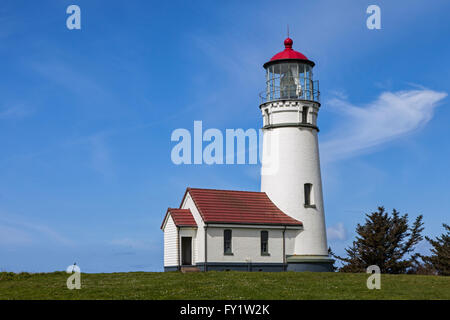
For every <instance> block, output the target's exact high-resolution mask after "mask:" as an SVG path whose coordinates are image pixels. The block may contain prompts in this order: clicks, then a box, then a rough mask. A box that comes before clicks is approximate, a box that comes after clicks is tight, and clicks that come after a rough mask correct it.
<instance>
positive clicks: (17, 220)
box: [0, 213, 74, 246]
mask: <svg viewBox="0 0 450 320" xmlns="http://www.w3.org/2000/svg"><path fill="white" fill-rule="evenodd" d="M42 240H50V241H53V242H56V243H58V244H61V245H69V246H72V245H74V242H73V241H72V240H70V239H68V238H67V237H65V236H64V235H62V234H60V233H59V232H58V231H56V230H54V229H53V228H51V227H49V226H48V225H45V224H42V223H39V222H36V221H31V220H30V219H29V218H26V217H23V216H19V215H10V214H5V213H0V245H5V244H6V245H29V244H33V243H37V242H40V241H42Z"/></svg>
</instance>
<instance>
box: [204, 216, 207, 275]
mask: <svg viewBox="0 0 450 320" xmlns="http://www.w3.org/2000/svg"><path fill="white" fill-rule="evenodd" d="M203 228H204V229H205V267H204V269H203V271H204V272H206V271H208V241H207V239H208V237H207V233H208V232H207V231H208V225H207V224H205V226H204V227H203Z"/></svg>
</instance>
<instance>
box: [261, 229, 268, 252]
mask: <svg viewBox="0 0 450 320" xmlns="http://www.w3.org/2000/svg"><path fill="white" fill-rule="evenodd" d="M268 253H269V231H261V254H263V255H264V254H268Z"/></svg>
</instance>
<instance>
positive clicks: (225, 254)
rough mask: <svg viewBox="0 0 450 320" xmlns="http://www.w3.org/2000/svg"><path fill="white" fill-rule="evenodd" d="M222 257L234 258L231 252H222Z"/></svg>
mask: <svg viewBox="0 0 450 320" xmlns="http://www.w3.org/2000/svg"><path fill="white" fill-rule="evenodd" d="M223 255H224V256H234V254H233V252H224V253H223Z"/></svg>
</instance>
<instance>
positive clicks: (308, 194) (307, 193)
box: [305, 183, 314, 207]
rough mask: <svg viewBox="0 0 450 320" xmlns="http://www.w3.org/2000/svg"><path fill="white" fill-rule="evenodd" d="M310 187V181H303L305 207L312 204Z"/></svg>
mask: <svg viewBox="0 0 450 320" xmlns="http://www.w3.org/2000/svg"><path fill="white" fill-rule="evenodd" d="M312 188H313V185H312V184H311V183H305V207H310V206H314V204H313V201H312Z"/></svg>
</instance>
